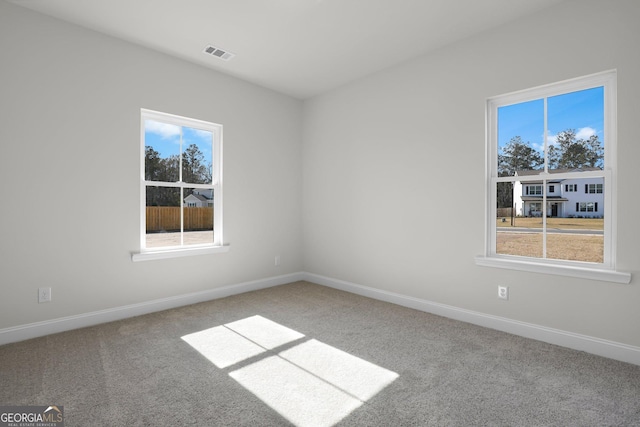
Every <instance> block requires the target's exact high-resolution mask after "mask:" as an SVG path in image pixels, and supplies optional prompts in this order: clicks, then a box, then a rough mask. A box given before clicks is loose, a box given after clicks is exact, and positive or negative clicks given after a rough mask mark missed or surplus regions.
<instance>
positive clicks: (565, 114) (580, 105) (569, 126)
mask: <svg viewBox="0 0 640 427" xmlns="http://www.w3.org/2000/svg"><path fill="white" fill-rule="evenodd" d="M547 114H548V115H547V118H548V127H549V130H548V141H549V169H576V168H598V169H602V168H603V166H604V88H603V87H596V88H593V89H586V90H581V91H578V92H571V93H566V94H563V95H558V96H552V97H549V98H548V100H547Z"/></svg>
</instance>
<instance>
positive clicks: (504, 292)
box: [498, 286, 509, 300]
mask: <svg viewBox="0 0 640 427" xmlns="http://www.w3.org/2000/svg"><path fill="white" fill-rule="evenodd" d="M498 298H500V299H506V300H508V299H509V288H508V287H507V286H498Z"/></svg>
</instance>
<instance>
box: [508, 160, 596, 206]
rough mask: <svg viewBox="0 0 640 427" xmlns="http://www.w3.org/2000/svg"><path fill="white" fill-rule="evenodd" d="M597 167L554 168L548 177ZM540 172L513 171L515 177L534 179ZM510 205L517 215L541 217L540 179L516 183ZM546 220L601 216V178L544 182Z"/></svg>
mask: <svg viewBox="0 0 640 427" xmlns="http://www.w3.org/2000/svg"><path fill="white" fill-rule="evenodd" d="M593 170H599V169H597V168H583V169H580V170H575V169H574V170H569V169H555V170H549V173H550V174H557V173H562V172H576V171H593ZM538 174H540V171H517V172H516V174H515V176H522V177H525V176H534V175H538ZM513 203H514V205H515V209H516V215H518V216H542V180H539V181H526V182H521V181H516V182H515V184H514V188H513ZM547 216H548V217H564V218H567V217H586V218H598V217H603V216H604V179H603V178H601V177H600V178H572V179H557V180H554V179H548V180H547Z"/></svg>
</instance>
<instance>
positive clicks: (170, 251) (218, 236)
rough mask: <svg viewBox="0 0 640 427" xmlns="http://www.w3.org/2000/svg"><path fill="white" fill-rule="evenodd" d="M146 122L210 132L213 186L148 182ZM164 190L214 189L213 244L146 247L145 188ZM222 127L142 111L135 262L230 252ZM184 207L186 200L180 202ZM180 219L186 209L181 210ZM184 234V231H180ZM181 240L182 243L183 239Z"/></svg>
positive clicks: (156, 112) (201, 121)
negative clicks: (224, 225) (225, 231)
mask: <svg viewBox="0 0 640 427" xmlns="http://www.w3.org/2000/svg"><path fill="white" fill-rule="evenodd" d="M145 120H154V121H157V122H161V123H168V124H172V125H176V126H180V127H183V126H184V127H189V128H194V129H201V130H207V131H210V132H211V133H212V134H213V143H212V154H213V159H212V172H213V174H212V183H211V184H194V183H185V182H161V181H146V180H145ZM158 185H159V186H162V187H175V188H181V189H183V188H201V189H213V194H214V198H213V212H214V215H213V242H211V243H207V244H200V245H182V244H181V245H180V246H169V247H161V248H147V247H146V187H147V186H158ZM222 200H223V197H222V125H220V124H216V123H212V122H207V121H203V120H198V119H192V118H188V117H182V116H177V115H174V114H168V113H162V112H159V111H153V110H147V109H144V108H143V109H141V110H140V252H137V253H133V254H132V256H131V259H132V261H147V260H154V259H165V258H176V257H184V256H192V255H204V254H211V253H220V252H227V251H228V250H229V245H225V244H224V243H223V242H224V240H223V233H222V231H223V228H222V216H223V215H222ZM181 207H184V200H183V201H182V202H181ZM180 212H181V216H182V215H183V209H181V210H180ZM181 233H183V231H181ZM181 240H182V239H181Z"/></svg>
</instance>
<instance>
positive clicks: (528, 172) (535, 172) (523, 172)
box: [513, 166, 602, 176]
mask: <svg viewBox="0 0 640 427" xmlns="http://www.w3.org/2000/svg"><path fill="white" fill-rule="evenodd" d="M599 170H602V169H601V168H596V167H590V166H589V167H584V168H573V169H569V168H565V169H549V170H548V171H547V172H549V173H550V174H554V173H567V172H591V171H599ZM542 172H544V171H542V170H530V169H528V170H519V171H516V172H515V174H514V175H513V176H531V175H540V174H541V173H542Z"/></svg>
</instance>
